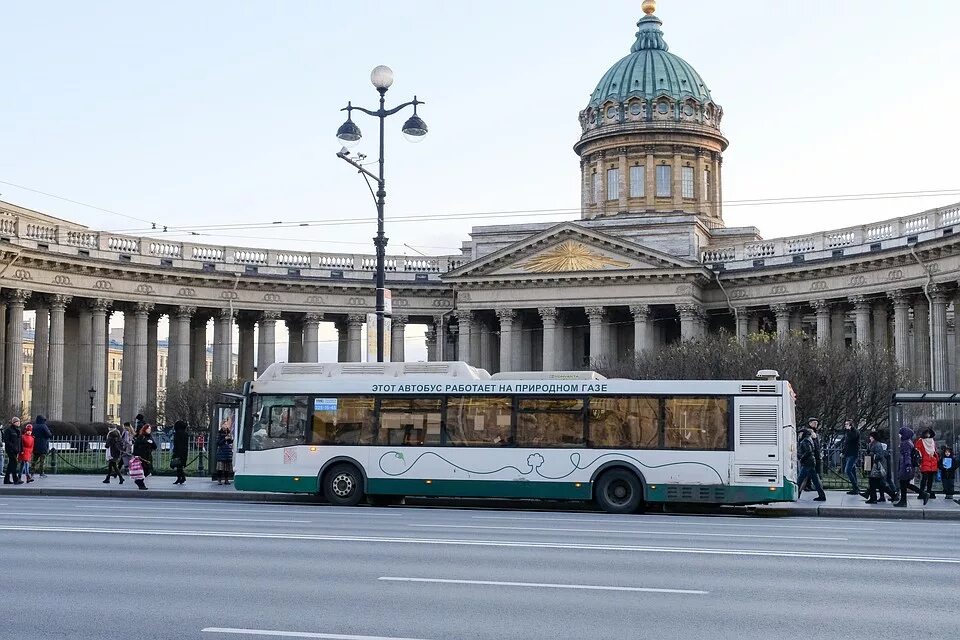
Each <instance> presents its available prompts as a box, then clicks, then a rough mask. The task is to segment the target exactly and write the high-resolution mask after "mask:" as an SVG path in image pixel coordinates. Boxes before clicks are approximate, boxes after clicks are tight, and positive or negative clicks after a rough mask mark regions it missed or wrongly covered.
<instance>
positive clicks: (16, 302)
mask: <svg viewBox="0 0 960 640" xmlns="http://www.w3.org/2000/svg"><path fill="white" fill-rule="evenodd" d="M30 295H31V292H30V291H27V290H25V289H14V290H13V291H10V292H8V293H7V318H8V329H7V353H6V369H7V372H6V375H5V376H4V378H5V380H4V381H5V382H6V396H5V398H4V399H5V400H6V405H7V407H9V408H10V409H11V410H13V411H18V412H22V411H23V307H24V306H25V305H26V303H27V300H29V299H30Z"/></svg>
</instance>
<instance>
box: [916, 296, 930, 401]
mask: <svg viewBox="0 0 960 640" xmlns="http://www.w3.org/2000/svg"><path fill="white" fill-rule="evenodd" d="M913 356H914V357H913V373H914V375H915V376H916V377H917V379H918V380H919V381H920V383H921V384H922V385H923V386H929V385H930V383H931V380H930V305H929V304H927V298H926V297H925V296H924V295H923V294H920V295H918V296H916V297H915V298H914V299H913Z"/></svg>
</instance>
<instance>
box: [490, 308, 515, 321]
mask: <svg viewBox="0 0 960 640" xmlns="http://www.w3.org/2000/svg"><path fill="white" fill-rule="evenodd" d="M494 311H495V312H496V314H497V319H498V320H500V322H513V321H514V320H516V318H517V312H516V310H515V309H495V310H494Z"/></svg>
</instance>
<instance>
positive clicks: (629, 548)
mask: <svg viewBox="0 0 960 640" xmlns="http://www.w3.org/2000/svg"><path fill="white" fill-rule="evenodd" d="M0 531H28V532H32V533H40V532H49V533H104V534H111V535H112V534H117V533H120V534H140V535H147V536H182V537H193V538H248V539H257V540H309V541H314V542H318V541H322V542H369V543H377V542H378V543H384V544H412V545H441V546H460V547H500V548H513V549H559V550H575V551H623V552H628V553H660V554H663V553H677V554H691V555H713V556H744V557H766V558H816V559H824V560H878V561H882V562H911V563H913V562H917V563H930V564H956V565H960V558H944V557H936V556H889V555H887V556H883V555H877V554H858V553H820V552H814V551H777V550H765V549H711V548H698V547H654V546H637V545H612V544H574V543H563V542H533V541H530V542H521V541H514V540H456V539H449V538H398V537H393V538H388V537H378V536H348V535H322V534H306V533H302V534H301V533H269V532H254V531H249V532H247V531H189V530H183V531H178V530H175V529H126V528H122V529H121V528H113V529H108V528H106V527H47V526H37V525H24V526H13V525H0Z"/></svg>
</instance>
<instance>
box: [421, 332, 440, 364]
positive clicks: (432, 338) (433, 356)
mask: <svg viewBox="0 0 960 640" xmlns="http://www.w3.org/2000/svg"><path fill="white" fill-rule="evenodd" d="M423 341H424V342H425V343H426V345H427V362H436V361H437V330H436V329H435V328H434V327H433V325H428V326H427V330H426V331H424V332H423Z"/></svg>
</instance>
